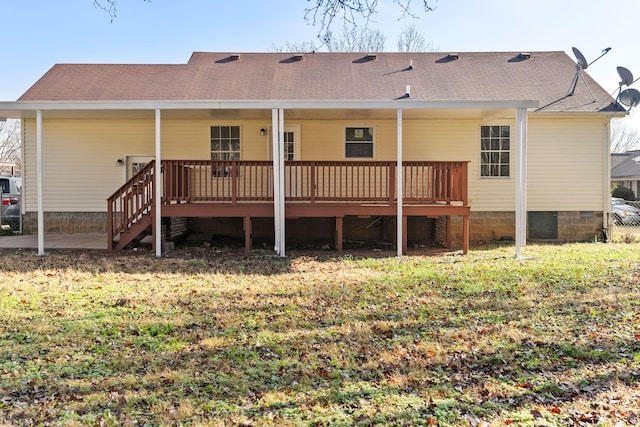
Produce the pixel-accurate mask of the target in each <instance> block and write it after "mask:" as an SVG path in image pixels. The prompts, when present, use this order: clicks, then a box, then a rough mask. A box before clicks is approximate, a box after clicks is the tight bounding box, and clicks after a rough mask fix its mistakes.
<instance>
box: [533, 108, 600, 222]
mask: <svg viewBox="0 0 640 427" xmlns="http://www.w3.org/2000/svg"><path fill="white" fill-rule="evenodd" d="M607 144H608V140H607V139H606V119H605V118H601V119H599V118H591V119H575V118H573V119H543V118H540V119H535V118H532V119H531V120H530V121H529V144H528V148H529V149H528V153H527V154H528V161H529V168H528V178H529V180H528V181H529V185H528V189H527V196H528V197H527V199H528V201H527V203H528V204H527V208H528V210H538V211H544V210H554V211H555V210H557V211H602V210H603V198H604V191H605V188H604V185H605V184H604V183H605V176H604V174H605V172H604V164H605V161H606V159H605V158H603V156H604V155H603V153H606V152H608V145H607ZM605 147H607V148H605ZM607 173H608V171H607Z"/></svg>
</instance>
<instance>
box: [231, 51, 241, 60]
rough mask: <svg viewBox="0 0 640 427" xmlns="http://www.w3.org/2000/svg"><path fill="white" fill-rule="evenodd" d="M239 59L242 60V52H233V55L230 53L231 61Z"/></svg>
mask: <svg viewBox="0 0 640 427" xmlns="http://www.w3.org/2000/svg"><path fill="white" fill-rule="evenodd" d="M238 60H240V54H239V53H236V54H233V55H229V61H238Z"/></svg>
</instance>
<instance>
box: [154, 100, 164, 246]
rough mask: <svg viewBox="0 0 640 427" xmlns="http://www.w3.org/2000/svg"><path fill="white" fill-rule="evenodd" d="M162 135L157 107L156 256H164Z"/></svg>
mask: <svg viewBox="0 0 640 427" xmlns="http://www.w3.org/2000/svg"><path fill="white" fill-rule="evenodd" d="M161 141H162V138H161V135H160V110H159V109H156V166H155V178H156V182H155V183H154V191H155V194H154V195H153V197H154V200H155V203H154V206H155V212H154V215H155V217H156V221H155V229H154V230H153V238H154V239H155V246H156V258H160V257H161V256H162V203H161V202H162V176H161V175H162V157H161Z"/></svg>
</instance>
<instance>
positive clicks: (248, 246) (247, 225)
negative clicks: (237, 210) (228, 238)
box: [243, 216, 253, 253]
mask: <svg viewBox="0 0 640 427" xmlns="http://www.w3.org/2000/svg"><path fill="white" fill-rule="evenodd" d="M251 227H252V224H251V217H250V216H245V217H244V222H243V228H244V251H245V253H249V252H251V250H252V249H253V242H252V240H251V233H252V229H251Z"/></svg>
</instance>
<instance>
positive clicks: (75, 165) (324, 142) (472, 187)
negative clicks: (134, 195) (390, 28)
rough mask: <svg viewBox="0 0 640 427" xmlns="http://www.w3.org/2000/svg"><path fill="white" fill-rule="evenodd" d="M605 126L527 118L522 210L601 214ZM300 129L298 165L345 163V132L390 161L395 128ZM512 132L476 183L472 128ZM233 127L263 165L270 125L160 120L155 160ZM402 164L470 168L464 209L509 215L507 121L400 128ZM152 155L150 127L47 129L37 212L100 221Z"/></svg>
mask: <svg viewBox="0 0 640 427" xmlns="http://www.w3.org/2000/svg"><path fill="white" fill-rule="evenodd" d="M606 120H607V119H606V118H598V117H591V118H585V119H580V118H567V119H549V118H542V117H535V115H534V114H530V115H529V135H528V147H529V149H528V166H529V168H528V173H529V180H528V209H529V210H572V211H576V210H594V211H599V210H600V211H601V210H602V204H603V197H604V196H603V191H604V188H603V185H604V182H605V180H604V176H603V173H604V172H603V162H604V159H603V155H604V154H603V153H604V152H605V151H604V149H603V144H606V141H605V133H606V132H605V131H604V127H605V126H606ZM285 124H286V125H299V126H300V141H298V142H299V143H300V144H301V146H300V158H301V160H320V161H322V160H335V161H343V160H346V159H345V147H344V145H345V128H346V127H348V126H357V127H360V126H368V127H373V128H374V158H373V160H392V161H393V160H395V159H396V147H397V141H396V139H397V123H396V121H395V120H360V119H358V120H291V121H288V122H286V123H285ZM494 124H495V125H510V126H511V127H512V142H511V153H510V162H511V166H510V176H509V177H508V178H481V177H480V171H479V160H480V126H481V125H494ZM24 125H25V153H24V156H25V169H24V179H25V194H24V195H25V206H26V209H27V210H28V211H35V210H36V209H37V200H36V177H35V168H36V153H35V145H36V143H35V120H26V121H25V123H24ZM216 125H225V126H233V125H238V126H240V130H241V159H243V160H268V159H270V158H271V137H270V136H269V135H267V136H261V135H260V129H262V128H264V129H267V130H269V129H270V128H269V126H270V120H268V119H267V120H265V119H260V120H222V119H215V120H212V119H189V120H178V119H163V120H162V127H161V132H162V157H163V159H176V160H179V159H184V160H208V159H209V158H210V128H211V126H216ZM403 147H404V150H403V158H404V160H426V161H430V160H433V161H469V162H470V163H469V199H470V203H471V207H472V209H473V210H476V211H513V210H515V176H516V169H515V166H516V154H517V153H516V141H515V121H514V120H513V119H510V120H495V121H491V122H483V121H480V120H471V119H467V120H462V119H458V120H456V119H449V120H442V119H438V120H417V119H407V120H405V121H404V122H403ZM154 153H155V122H154V120H153V119H125V120H123V119H103V120H95V119H91V120H90V119H76V120H72V119H68V120H66V119H58V120H49V119H45V120H44V124H43V154H44V156H43V158H44V161H43V163H44V165H43V168H44V202H45V203H44V206H45V211H81V212H91V211H95V212H104V211H105V210H106V199H107V197H109V196H110V195H111V194H112V193H113V192H114V191H115V190H116V189H117V188H118V187H119V186H121V185H122V184H123V183H124V175H125V170H124V168H123V167H116V166H115V162H116V160H117V159H119V158H123V157H124V156H127V155H150V156H153V155H154Z"/></svg>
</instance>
